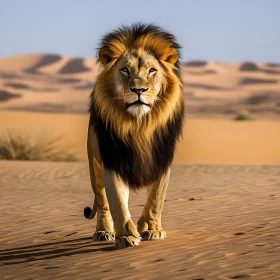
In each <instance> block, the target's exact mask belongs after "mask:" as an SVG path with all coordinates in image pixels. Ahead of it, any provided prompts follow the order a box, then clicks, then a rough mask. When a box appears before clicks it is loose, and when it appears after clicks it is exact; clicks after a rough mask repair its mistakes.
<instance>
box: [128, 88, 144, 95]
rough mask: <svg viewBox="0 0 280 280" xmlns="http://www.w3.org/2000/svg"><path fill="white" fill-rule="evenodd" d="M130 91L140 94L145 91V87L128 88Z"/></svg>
mask: <svg viewBox="0 0 280 280" xmlns="http://www.w3.org/2000/svg"><path fill="white" fill-rule="evenodd" d="M130 90H131V91H132V92H135V93H136V94H137V95H141V94H142V93H143V92H145V91H147V90H148V89H147V88H130Z"/></svg>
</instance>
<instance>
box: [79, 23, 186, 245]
mask: <svg viewBox="0 0 280 280" xmlns="http://www.w3.org/2000/svg"><path fill="white" fill-rule="evenodd" d="M179 48H180V47H179V45H178V44H177V43H176V41H175V38H174V36H173V35H171V34H170V33H167V32H165V31H163V30H162V29H160V28H159V27H157V26H154V25H142V24H138V25H133V26H132V27H123V28H120V29H118V30H116V31H114V32H112V33H109V34H108V35H106V36H105V37H104V38H103V39H102V41H101V46H100V49H99V52H98V57H99V59H98V61H99V63H100V64H101V65H102V71H101V73H100V74H99V75H98V77H97V80H96V83H95V88H94V90H93V92H92V95H91V101H90V108H89V112H90V123H89V130H88V131H89V133H88V159H89V168H90V176H91V183H92V188H93V191H94V194H95V201H94V205H93V208H92V209H90V208H85V212H84V213H85V216H86V217H87V218H93V217H94V215H95V213H96V212H97V213H98V215H97V216H98V221H97V227H96V232H95V234H94V240H98V241H102V240H112V239H114V232H115V234H116V235H115V236H116V240H115V247H116V248H118V249H119V248H126V247H129V246H136V245H138V244H139V242H140V240H141V238H140V235H141V236H142V240H149V239H164V238H165V237H166V233H165V231H163V230H162V227H161V211H162V207H163V203H164V199H165V194H166V190H167V186H168V182H169V174H170V165H171V163H172V160H173V156H174V150H175V145H176V142H177V141H178V138H179V136H180V135H181V131H182V125H183V117H184V99H183V91H182V79H181V72H180V65H179ZM143 186H147V187H148V190H149V191H148V199H147V202H146V204H145V207H144V209H143V212H142V216H141V218H140V219H139V221H138V228H136V226H135V225H134V223H133V221H132V219H131V216H130V213H129V210H128V196H129V188H132V189H137V188H140V187H143ZM109 208H110V210H109ZM110 213H111V214H110ZM111 216H112V217H111ZM112 219H113V220H112ZM113 231H114V232H113Z"/></svg>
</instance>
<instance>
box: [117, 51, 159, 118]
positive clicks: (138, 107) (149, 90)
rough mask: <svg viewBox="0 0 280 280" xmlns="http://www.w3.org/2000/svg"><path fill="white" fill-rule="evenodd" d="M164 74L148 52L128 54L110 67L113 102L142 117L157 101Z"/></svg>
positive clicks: (157, 62)
mask: <svg viewBox="0 0 280 280" xmlns="http://www.w3.org/2000/svg"><path fill="white" fill-rule="evenodd" d="M163 74H164V70H163V69H162V67H161V65H160V63H159V61H158V60H157V59H156V58H155V57H154V56H153V55H152V54H150V53H148V52H145V51H143V52H141V53H139V52H138V53H137V52H133V51H131V52H128V53H126V54H124V55H123V56H122V57H121V58H120V59H119V60H118V62H117V63H116V65H115V66H114V83H115V94H116V99H118V100H121V101H123V102H124V104H125V106H126V110H127V111H128V112H129V113H130V114H132V115H133V116H135V117H142V116H144V115H145V114H147V113H148V112H149V111H150V110H151V109H152V107H153V104H154V103H155V102H157V101H160V98H159V96H158V95H159V93H160V91H161V88H162V84H163V82H164V75H163Z"/></svg>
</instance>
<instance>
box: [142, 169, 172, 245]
mask: <svg viewBox="0 0 280 280" xmlns="http://www.w3.org/2000/svg"><path fill="white" fill-rule="evenodd" d="M169 177H170V168H169V169H168V171H167V172H166V173H165V174H164V175H163V176H162V177H161V178H160V180H159V181H158V182H155V183H154V184H152V185H151V186H149V188H148V199H147V202H146V204H145V206H144V209H143V211H142V215H141V217H140V219H139V221H138V223H137V225H138V231H139V233H140V235H141V238H142V240H152V239H165V238H166V232H165V231H164V230H163V229H162V226H161V212H162V208H163V203H164V199H165V195H166V190H167V187H168V182H169Z"/></svg>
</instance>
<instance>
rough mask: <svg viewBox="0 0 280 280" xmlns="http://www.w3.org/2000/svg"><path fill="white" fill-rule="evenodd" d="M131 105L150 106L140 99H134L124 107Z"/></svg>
mask: <svg viewBox="0 0 280 280" xmlns="http://www.w3.org/2000/svg"><path fill="white" fill-rule="evenodd" d="M132 105H146V106H148V107H151V105H150V104H147V103H145V102H143V101H141V100H140V99H138V100H137V101H135V102H133V103H130V104H126V109H127V108H129V107H130V106H132Z"/></svg>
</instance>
